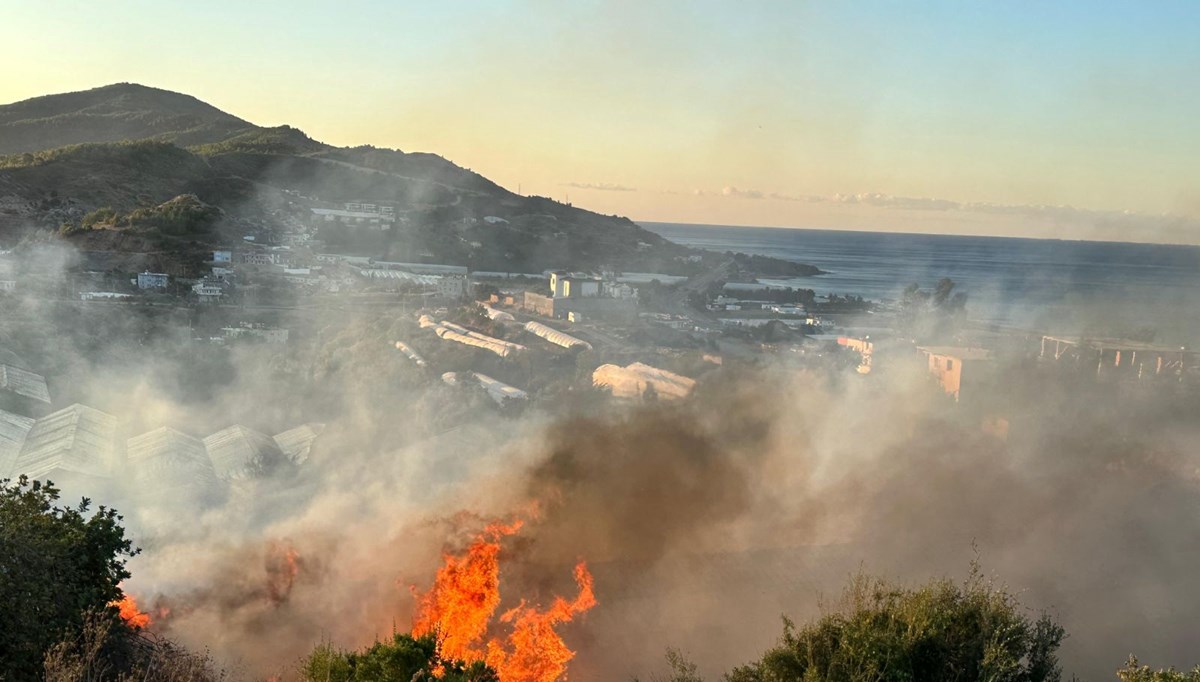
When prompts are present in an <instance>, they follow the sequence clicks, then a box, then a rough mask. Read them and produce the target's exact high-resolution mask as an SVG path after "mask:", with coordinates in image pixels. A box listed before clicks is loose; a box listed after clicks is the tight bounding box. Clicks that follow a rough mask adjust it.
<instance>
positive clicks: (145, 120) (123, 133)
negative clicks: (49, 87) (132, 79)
mask: <svg viewBox="0 0 1200 682" xmlns="http://www.w3.org/2000/svg"><path fill="white" fill-rule="evenodd" d="M254 127H255V126H254V125H252V124H251V123H248V122H246V121H243V120H242V119H240V118H237V117H236V116H232V115H230V114H227V113H225V112H223V111H221V110H220V109H217V108H216V107H214V106H212V105H210V104H206V103H204V102H202V101H200V100H198V99H196V98H195V97H192V96H190V95H183V94H180V93H177V92H170V91H168V90H159V89H157V88H150V87H146V86H144V85H136V84H133V83H118V84H115V85H106V86H104V87H101V88H95V89H92V90H85V91H83V92H70V93H64V94H59V95H45V96H42V97H34V98H33V99H27V100H24V101H22V102H16V103H13V104H7V105H4V106H0V154H20V153H24V152H36V151H40V150H43V149H52V148H54V147H64V146H66V145H72V144H79V143H82V142H119V141H122V140H140V139H147V138H155V139H160V140H165V141H170V142H175V143H176V144H179V145H181V146H186V145H192V144H205V143H209V142H218V141H220V140H224V139H226V138H228V137H229V136H230V135H233V134H235V133H237V132H238V131H243V130H247V129H252V128H254Z"/></svg>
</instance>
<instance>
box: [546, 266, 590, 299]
mask: <svg viewBox="0 0 1200 682" xmlns="http://www.w3.org/2000/svg"><path fill="white" fill-rule="evenodd" d="M601 284H602V281H601V279H600V278H599V277H592V276H590V275H581V274H578V273H568V272H563V271H559V272H552V273H550V292H551V294H550V295H551V296H553V297H554V298H588V297H596V296H599V295H600V287H601Z"/></svg>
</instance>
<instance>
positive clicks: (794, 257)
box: [639, 222, 1200, 347]
mask: <svg viewBox="0 0 1200 682" xmlns="http://www.w3.org/2000/svg"><path fill="white" fill-rule="evenodd" d="M639 224H640V225H642V226H643V227H645V228H646V229H648V230H651V231H652V232H655V233H657V234H660V235H662V236H663V237H666V238H667V239H670V240H671V241H674V242H678V243H680V244H684V245H686V246H691V247H695V248H701V249H709V250H713V251H719V252H725V251H740V252H742V253H749V254H758V255H763V256H773V257H775V258H782V259H785V260H790V261H795V262H798V263H808V264H811V265H815V266H817V267H818V268H820V269H821V270H824V271H825V272H826V273H827V274H823V275H817V276H814V277H803V278H796V279H786V280H771V279H763V280H760V281H761V282H762V283H764V284H769V285H772V286H790V287H795V288H804V289H812V290H813V291H815V292H816V294H817V296H818V297H822V296H827V295H829V294H837V295H840V296H844V295H853V296H862V297H863V298H865V299H868V300H871V301H876V302H879V303H884V304H886V303H890V302H894V301H896V300H898V299H899V297H900V296H901V294H902V292H903V290H904V288H905V287H906V286H907V285H909V284H911V283H916V284H917V285H918V286H920V287H922V288H924V289H931V288H932V287H933V286H934V285H935V284H936V283H937V281H938V280H940V279H941V278H943V277H949V278H950V279H952V280H954V282H955V284H956V285H957V286H956V289H955V290H956V291H962V292H964V293H966V294H967V297H968V303H967V311H968V314H969V316H970V318H971V319H972V320H975V321H979V322H983V323H988V324H994V325H1002V326H1012V327H1018V328H1024V329H1030V330H1038V331H1042V332H1045V333H1052V334H1065V335H1081V334H1087V335H1091V336H1122V335H1129V334H1137V335H1140V336H1145V335H1146V333H1147V331H1149V332H1152V333H1153V334H1154V341H1155V342H1158V343H1163V344H1172V345H1173V344H1180V345H1189V347H1191V346H1192V345H1196V346H1200V246H1181V245H1169V244H1139V243H1124V242H1099V241H1069V240H1055V239H1024V238H1012V237H977V236H957V235H936V234H906V233H896V232H863V231H848V230H828V229H799V228H774V227H734V226H727V225H693V224H683V223H655V222H641V223H639Z"/></svg>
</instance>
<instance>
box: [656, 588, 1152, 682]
mask: <svg viewBox="0 0 1200 682" xmlns="http://www.w3.org/2000/svg"><path fill="white" fill-rule="evenodd" d="M1063 637H1064V632H1063V629H1062V627H1060V626H1059V625H1058V624H1057V623H1055V622H1054V621H1053V620H1052V619H1051V618H1050V617H1049V616H1047V615H1044V614H1043V615H1041V616H1040V617H1038V618H1036V619H1033V618H1030V616H1029V615H1028V614H1027V613H1026V612H1025V610H1024V609H1023V608H1022V607H1021V606H1020V604H1019V603H1018V601H1017V599H1016V597H1015V596H1014V595H1012V594H1011V593H1010V592H1008V591H1007V590H1005V589H1003V588H1000V587H997V586H996V585H994V584H993V583H992V582H991V581H989V580H985V579H984V578H983V577H982V576H981V575H980V574H979V572H978V570H973V571H972V574H971V576H970V578H968V579H967V581H966V582H964V583H963V584H961V585H960V584H956V583H954V582H952V581H949V580H936V581H933V582H931V583H928V584H926V585H923V586H920V587H917V588H907V587H902V586H898V585H895V584H892V583H889V582H887V581H884V580H880V579H875V578H870V577H866V576H858V577H856V578H854V579H853V580H852V581H851V583H850V585H849V586H848V587H847V588H846V590H845V592H844V594H843V595H842V599H841V602H840V603H839V604H838V605H837V608H835V609H833V610H832V611H831V612H829V613H827V614H826V615H824V616H822V617H821V618H820V619H818V620H816V621H815V622H813V623H810V624H808V625H805V626H803V627H800V628H797V627H796V626H795V625H793V624H792V623H791V622H790V621H786V620H785V623H784V631H783V637H782V639H781V640H780V642H779V644H778V645H777V646H776V647H774V648H772V649H770V650H769V651H767V652H766V653H765V654H764V655H763V656H762V658H761V659H759V660H758V661H755V662H753V663H751V664H749V665H746V666H743V667H740V668H737V669H735V670H734V671H733V672H731V673H729V674H728V675H726V676H725V678H726V680H727V681H728V682H782V681H783V680H804V681H809V682H866V681H868V680H870V681H872V682H881V681H892V680H894V681H897V682H900V681H916V680H920V681H921V682H941V681H946V682H949V681H951V680H954V681H957V682H971V681H975V680H988V681H991V682H1057V681H1058V680H1060V679H1061V677H1062V673H1061V670H1060V669H1059V665H1058V660H1057V657H1056V654H1055V652H1056V651H1057V649H1058V647H1059V645H1060V644H1061V643H1062V640H1063ZM673 667H675V668H676V670H677V671H678V670H679V668H678V666H675V665H673ZM1137 682H1141V680H1140V679H1138V680H1137Z"/></svg>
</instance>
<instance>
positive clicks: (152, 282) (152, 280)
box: [137, 272, 171, 289]
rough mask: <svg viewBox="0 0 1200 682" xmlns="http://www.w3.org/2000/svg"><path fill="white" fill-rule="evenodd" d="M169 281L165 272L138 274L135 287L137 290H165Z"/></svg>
mask: <svg viewBox="0 0 1200 682" xmlns="http://www.w3.org/2000/svg"><path fill="white" fill-rule="evenodd" d="M170 279H171V278H170V277H169V276H168V275H167V274H166V273H165V272H139V273H138V276H137V287H138V288H139V289H166V288H167V283H168V282H169V281H170Z"/></svg>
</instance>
